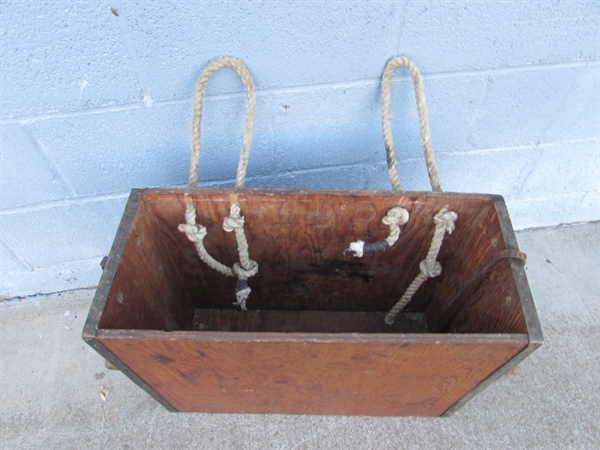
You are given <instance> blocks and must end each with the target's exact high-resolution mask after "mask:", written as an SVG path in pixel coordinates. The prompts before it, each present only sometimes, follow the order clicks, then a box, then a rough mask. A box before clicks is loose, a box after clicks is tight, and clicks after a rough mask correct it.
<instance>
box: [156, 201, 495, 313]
mask: <svg viewBox="0 0 600 450" xmlns="http://www.w3.org/2000/svg"><path fill="white" fill-rule="evenodd" d="M171 192H172V191H171ZM183 192H184V191H179V192H175V193H165V194H161V193H160V192H157V191H153V192H151V193H145V194H144V195H145V199H146V200H147V201H148V203H149V204H150V205H151V206H152V208H153V210H154V212H155V214H156V217H157V219H158V221H159V223H160V227H161V231H162V234H163V236H164V240H165V242H166V244H167V246H168V247H169V252H170V254H171V255H172V256H173V258H174V259H175V261H176V265H177V267H179V268H180V270H181V273H182V277H183V278H184V280H185V284H186V285H187V286H188V287H189V291H190V292H191V293H192V295H193V296H194V302H195V305H196V307H198V308H230V305H231V303H232V302H233V301H234V298H233V291H234V287H235V280H233V279H229V278H226V277H224V276H223V275H221V274H218V273H216V272H214V271H213V270H212V269H210V268H207V267H206V266H205V265H204V264H202V263H201V262H200V261H199V259H198V256H197V255H196V251H195V248H194V246H193V245H192V243H191V242H189V241H188V240H187V239H186V237H185V236H184V235H183V234H182V233H180V232H179V231H178V230H177V225H178V224H179V223H181V222H182V221H183V212H184V210H185V206H184V203H183ZM190 192H191V193H192V197H193V199H194V202H195V205H196V207H197V210H198V217H199V221H200V222H201V223H202V224H203V225H205V226H206V227H207V229H208V236H207V237H206V239H205V245H206V248H207V250H208V251H209V253H211V254H212V255H213V256H214V257H215V258H216V259H218V260H219V261H221V262H223V263H224V264H228V265H231V264H233V263H234V262H236V261H237V260H238V256H237V247H236V244H235V238H234V236H233V235H232V234H229V233H226V232H225V231H223V229H222V221H223V219H224V218H225V217H227V215H229V207H230V205H231V203H232V202H238V203H239V204H240V206H241V209H242V214H243V215H244V216H245V218H246V225H245V231H246V235H247V238H248V241H249V244H250V257H251V258H252V259H255V260H256V261H257V262H258V263H259V265H260V269H259V272H258V274H257V275H256V276H255V277H252V278H251V279H250V286H251V288H252V294H251V297H250V300H249V302H248V307H249V308H252V309H281V310H285V309H288V310H289V309H295V310H330V311H336V310H339V311H385V310H388V309H389V308H391V306H393V305H394V304H395V303H396V301H397V300H398V299H399V298H400V296H401V295H402V293H403V292H404V290H405V289H406V287H407V286H408V284H409V283H410V282H411V281H412V279H413V278H414V276H416V274H417V273H418V270H419V269H418V264H419V261H420V260H421V259H423V258H424V256H425V254H426V252H427V249H428V247H429V244H430V242H431V236H432V234H433V228H434V224H433V216H434V215H435V214H436V213H437V212H438V211H439V210H440V209H442V208H443V207H446V206H451V207H452V209H454V210H456V211H457V212H458V214H459V216H460V217H461V224H463V225H462V226H460V227H457V230H456V231H455V232H454V233H453V234H452V235H451V236H450V237H449V238H448V243H447V247H448V251H446V252H445V253H444V258H445V262H446V263H447V264H449V265H450V266H452V265H453V264H455V263H454V262H453V258H455V256H454V255H453V253H452V249H460V247H461V245H462V244H461V243H463V242H465V241H468V240H469V236H470V235H471V234H472V233H473V230H471V228H470V226H469V224H472V223H477V222H478V221H480V220H478V219H477V218H478V217H479V215H480V214H481V210H482V209H485V207H486V204H489V202H490V197H489V196H472V197H469V196H467V195H460V194H443V195H431V194H430V195H423V193H418V192H409V193H406V192H401V193H395V194H392V193H386V194H380V193H375V192H371V193H370V192H362V193H358V192H355V191H348V192H347V193H344V194H340V193H338V194H328V193H320V192H309V191H303V192H302V191H299V192H297V193H293V194H292V193H289V192H288V193H285V192H277V191H274V192H272V193H266V192H264V191H263V192H262V193H256V192H252V191H247V190H242V191H233V190H231V191H216V190H212V191H211V190H201V189H198V190H192V191H190ZM397 205H401V206H404V207H406V208H407V209H408V210H409V212H410V214H411V218H410V220H409V222H408V224H407V225H406V226H404V227H403V230H402V234H401V236H400V239H399V240H398V242H397V243H396V245H394V246H393V247H392V248H390V249H388V250H386V251H384V252H380V253H375V254H367V255H365V256H364V257H363V258H355V257H354V256H353V255H352V254H351V252H348V251H346V249H347V248H348V246H349V244H350V242H352V241H354V240H357V239H361V240H364V241H366V242H375V241H380V240H383V239H384V238H385V237H386V236H387V235H388V233H389V228H388V227H387V226H385V225H383V224H382V223H381V219H382V218H383V217H384V216H385V214H386V213H387V211H388V210H389V209H390V208H392V207H394V206H397ZM445 245H446V244H445ZM418 295H422V296H423V297H421V300H420V301H417V305H418V308H414V309H413V310H415V311H420V312H423V311H424V310H425V308H426V303H427V301H426V300H423V298H426V296H427V295H428V294H427V292H425V293H423V294H421V293H419V294H418Z"/></svg>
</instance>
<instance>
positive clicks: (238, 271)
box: [232, 259, 258, 280]
mask: <svg viewBox="0 0 600 450" xmlns="http://www.w3.org/2000/svg"><path fill="white" fill-rule="evenodd" d="M249 261H250V266H249V267H248V268H244V267H242V265H241V264H240V263H235V264H234V265H233V267H232V269H233V273H234V274H235V276H236V277H238V278H239V279H240V280H247V279H248V278H250V277H253V276H254V275H256V274H257V273H258V263H257V262H256V261H253V260H251V259H250V260H249Z"/></svg>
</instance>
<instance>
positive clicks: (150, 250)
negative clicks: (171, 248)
mask: <svg viewBox="0 0 600 450" xmlns="http://www.w3.org/2000/svg"><path fill="white" fill-rule="evenodd" d="M155 220H156V219H155V218H154V214H153V212H152V210H151V209H150V208H149V207H148V206H147V205H146V204H145V202H144V200H143V198H142V199H141V201H139V202H138V203H137V211H136V214H135V216H134V217H133V218H132V220H131V223H130V224H129V226H128V235H127V239H126V240H125V242H124V243H123V244H122V245H123V250H122V251H121V252H120V254H121V256H120V261H119V266H118V268H117V269H116V271H115V275H114V278H113V280H112V286H111V289H110V292H109V293H108V294H107V299H106V304H105V306H104V311H103V314H102V317H101V319H100V325H99V326H100V328H128V329H150V330H167V331H169V330H185V329H189V328H190V327H191V324H192V319H193V314H194V309H193V305H192V302H191V299H190V297H189V294H188V290H187V289H186V288H185V286H184V282H183V280H182V278H181V276H180V274H179V271H178V269H177V267H176V266H175V265H174V262H173V259H172V258H171V255H170V253H169V252H168V250H167V248H166V247H165V245H164V243H163V241H162V237H161V236H160V231H159V229H158V227H157V226H156V223H155Z"/></svg>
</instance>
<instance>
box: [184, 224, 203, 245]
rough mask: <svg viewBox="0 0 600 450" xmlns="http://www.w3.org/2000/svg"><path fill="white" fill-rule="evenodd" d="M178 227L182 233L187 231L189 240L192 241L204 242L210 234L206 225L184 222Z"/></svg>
mask: <svg viewBox="0 0 600 450" xmlns="http://www.w3.org/2000/svg"><path fill="white" fill-rule="evenodd" d="M177 229H178V230H179V231H181V232H182V233H185V235H186V237H187V238H188V240H190V241H192V242H202V241H203V240H204V238H205V237H206V235H207V234H208V232H207V231H206V227H205V226H203V225H195V224H191V223H182V224H180V225H179V226H178V227H177Z"/></svg>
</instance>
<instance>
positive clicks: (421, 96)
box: [381, 56, 442, 192]
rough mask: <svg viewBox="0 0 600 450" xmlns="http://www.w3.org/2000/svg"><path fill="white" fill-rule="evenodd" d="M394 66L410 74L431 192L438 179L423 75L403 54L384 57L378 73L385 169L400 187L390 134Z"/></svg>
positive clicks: (439, 189)
mask: <svg viewBox="0 0 600 450" xmlns="http://www.w3.org/2000/svg"><path fill="white" fill-rule="evenodd" d="M397 67H406V68H407V69H408V72H409V73H410V76H411V77H412V81H413V85H414V88H415V98H416V100H417V111H418V113H419V126H420V130H421V145H422V146H423V152H424V154H425V163H426V165H427V172H428V173H429V182H430V183H431V189H432V190H433V191H434V192H441V191H442V187H441V186H440V179H439V175H438V171H437V166H436V164H435V158H434V155H433V147H432V145H431V132H430V131H429V118H428V116H427V105H426V103H425V90H424V89H423V78H422V77H421V72H420V71H419V68H418V67H417V65H416V64H415V62H414V61H412V60H411V59H409V58H407V57H406V56H396V57H395V58H392V59H390V60H389V61H388V63H387V64H386V66H385V69H384V70H383V75H382V77H381V106H382V108H381V117H382V127H383V141H384V143H385V149H386V153H387V163H388V173H389V175H390V180H391V182H392V188H393V189H394V190H395V191H400V190H402V187H401V184H400V177H399V176H398V169H397V167H396V151H395V149H394V138H393V135H392V87H391V85H392V75H393V74H394V70H396V68H397Z"/></svg>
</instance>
